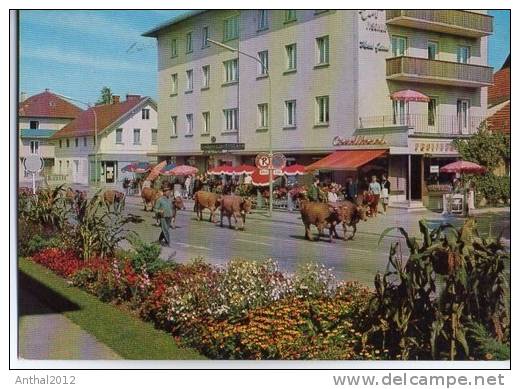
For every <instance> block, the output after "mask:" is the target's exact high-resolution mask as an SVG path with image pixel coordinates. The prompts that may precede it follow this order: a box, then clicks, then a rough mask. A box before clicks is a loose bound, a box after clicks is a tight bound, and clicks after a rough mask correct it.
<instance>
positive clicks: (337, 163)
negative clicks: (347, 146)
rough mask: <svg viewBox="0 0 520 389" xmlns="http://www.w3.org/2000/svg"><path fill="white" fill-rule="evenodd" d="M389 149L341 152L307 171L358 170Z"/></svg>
mask: <svg viewBox="0 0 520 389" xmlns="http://www.w3.org/2000/svg"><path fill="white" fill-rule="evenodd" d="M387 151H388V149H374V150H341V151H335V152H333V153H332V154H330V155H327V156H326V157H325V158H322V159H320V160H319V161H316V162H314V163H313V164H311V165H309V166H307V167H306V168H305V170H307V171H313V170H318V169H320V170H356V169H357V168H359V167H361V166H363V165H364V164H366V163H368V162H370V161H372V160H373V159H376V158H378V157H381V156H382V155H384V154H385V153H386V152H387Z"/></svg>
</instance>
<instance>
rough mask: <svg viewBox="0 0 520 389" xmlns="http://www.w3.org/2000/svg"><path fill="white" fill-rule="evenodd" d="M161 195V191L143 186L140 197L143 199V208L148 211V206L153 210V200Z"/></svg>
mask: <svg viewBox="0 0 520 389" xmlns="http://www.w3.org/2000/svg"><path fill="white" fill-rule="evenodd" d="M161 196H162V191H161V190H157V189H153V188H143V189H142V190H141V198H142V199H143V204H144V210H145V212H146V211H148V207H150V211H152V210H153V207H154V205H155V201H156V200H157V199H158V198H159V197H161Z"/></svg>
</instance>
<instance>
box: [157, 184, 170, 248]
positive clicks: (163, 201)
mask: <svg viewBox="0 0 520 389" xmlns="http://www.w3.org/2000/svg"><path fill="white" fill-rule="evenodd" d="M170 192H171V189H170V188H169V187H165V188H164V189H163V195H162V196H161V197H159V199H158V200H157V201H156V202H155V207H154V211H155V213H156V214H158V215H159V219H160V224H161V235H159V243H160V244H161V245H164V246H169V245H170V224H171V221H172V217H173V209H172V202H171V200H170Z"/></svg>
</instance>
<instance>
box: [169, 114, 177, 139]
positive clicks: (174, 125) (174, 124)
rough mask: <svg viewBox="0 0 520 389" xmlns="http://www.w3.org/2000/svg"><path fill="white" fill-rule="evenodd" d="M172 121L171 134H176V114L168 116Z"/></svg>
mask: <svg viewBox="0 0 520 389" xmlns="http://www.w3.org/2000/svg"><path fill="white" fill-rule="evenodd" d="M170 119H171V121H172V136H177V116H171V117H170Z"/></svg>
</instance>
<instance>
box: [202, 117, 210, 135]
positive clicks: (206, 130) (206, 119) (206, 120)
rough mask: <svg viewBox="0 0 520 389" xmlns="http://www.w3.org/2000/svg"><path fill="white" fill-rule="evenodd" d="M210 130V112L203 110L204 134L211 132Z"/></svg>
mask: <svg viewBox="0 0 520 389" xmlns="http://www.w3.org/2000/svg"><path fill="white" fill-rule="evenodd" d="M209 131H210V121H209V112H202V132H203V133H204V134H209Z"/></svg>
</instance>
